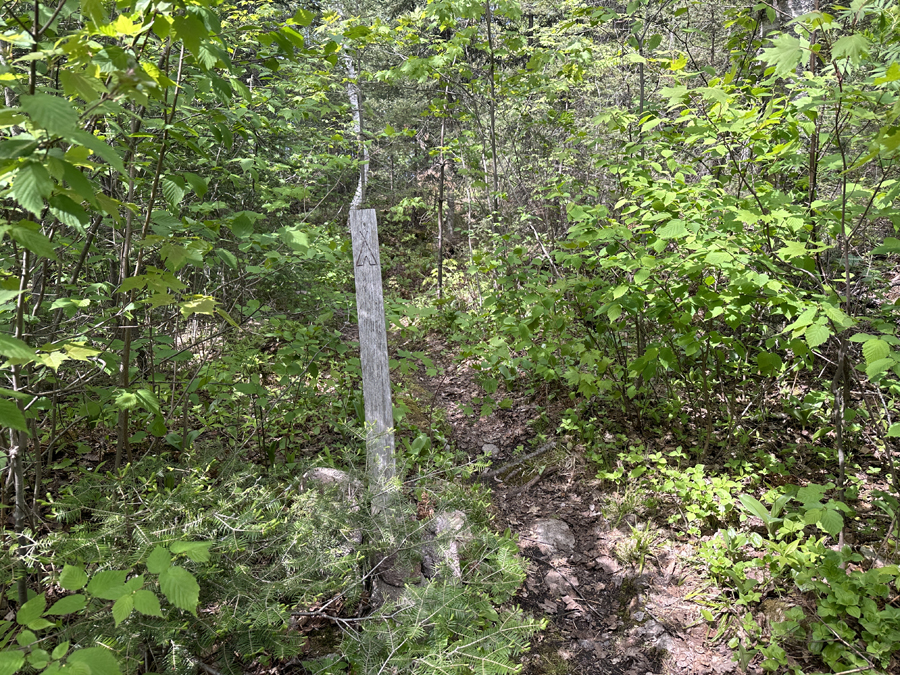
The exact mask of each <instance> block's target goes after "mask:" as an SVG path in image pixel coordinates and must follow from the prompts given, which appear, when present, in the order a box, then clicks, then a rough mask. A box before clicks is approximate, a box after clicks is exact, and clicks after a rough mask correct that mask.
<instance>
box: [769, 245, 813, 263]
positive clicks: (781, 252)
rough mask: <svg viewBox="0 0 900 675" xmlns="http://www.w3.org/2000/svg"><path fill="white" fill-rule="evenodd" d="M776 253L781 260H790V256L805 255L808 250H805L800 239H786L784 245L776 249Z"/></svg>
mask: <svg viewBox="0 0 900 675" xmlns="http://www.w3.org/2000/svg"><path fill="white" fill-rule="evenodd" d="M776 253H777V254H778V257H779V258H781V259H782V260H791V259H792V258H799V257H800V256H804V255H806V254H807V253H808V251H807V250H806V244H805V243H803V242H802V241H786V242H785V243H784V246H782V247H781V248H780V249H778V250H777V251H776Z"/></svg>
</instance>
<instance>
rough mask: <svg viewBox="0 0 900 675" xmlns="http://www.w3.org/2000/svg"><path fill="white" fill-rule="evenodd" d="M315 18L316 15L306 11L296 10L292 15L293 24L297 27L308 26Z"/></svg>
mask: <svg viewBox="0 0 900 675" xmlns="http://www.w3.org/2000/svg"><path fill="white" fill-rule="evenodd" d="M315 18H316V15H315V14H313V13H312V12H310V11H309V10H307V9H298V10H297V11H296V12H295V13H294V17H293V22H294V23H295V24H297V25H298V26H308V25H309V24H311V23H312V21H313V19H315Z"/></svg>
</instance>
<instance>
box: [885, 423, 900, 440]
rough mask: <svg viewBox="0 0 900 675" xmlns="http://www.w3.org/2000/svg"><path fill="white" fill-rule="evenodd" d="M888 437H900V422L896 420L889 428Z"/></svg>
mask: <svg viewBox="0 0 900 675" xmlns="http://www.w3.org/2000/svg"><path fill="white" fill-rule="evenodd" d="M887 437H888V438H900V422H894V423H893V424H892V425H891V428H890V429H888V430H887Z"/></svg>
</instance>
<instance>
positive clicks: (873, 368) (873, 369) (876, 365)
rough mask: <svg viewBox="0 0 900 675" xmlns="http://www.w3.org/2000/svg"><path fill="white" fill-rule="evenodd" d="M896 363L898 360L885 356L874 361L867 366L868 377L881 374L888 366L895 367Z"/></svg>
mask: <svg viewBox="0 0 900 675" xmlns="http://www.w3.org/2000/svg"><path fill="white" fill-rule="evenodd" d="M867 344H868V343H867ZM895 363H896V361H894V359H892V358H884V359H878V360H877V361H873V362H872V363H870V364H868V365H867V366H866V377H869V378H872V377H875V376H876V375H880V374H881V373H883V372H884V371H886V370H887V369H888V368H893V366H894V364H895Z"/></svg>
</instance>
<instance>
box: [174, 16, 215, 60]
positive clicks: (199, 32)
mask: <svg viewBox="0 0 900 675" xmlns="http://www.w3.org/2000/svg"><path fill="white" fill-rule="evenodd" d="M172 30H173V31H174V32H175V37H176V38H178V39H179V40H181V41H183V42H184V46H185V47H187V48H188V49H189V50H190V52H191V54H193V55H194V56H195V57H199V56H200V40H201V39H203V38H205V37H206V36H207V32H206V26H204V25H203V23H202V22H201V21H198V20H197V19H195V18H194V17H192V16H176V17H175V18H174V19H173V21H172Z"/></svg>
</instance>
